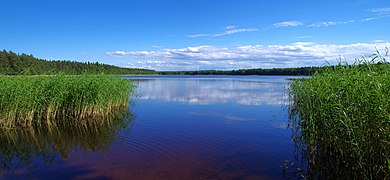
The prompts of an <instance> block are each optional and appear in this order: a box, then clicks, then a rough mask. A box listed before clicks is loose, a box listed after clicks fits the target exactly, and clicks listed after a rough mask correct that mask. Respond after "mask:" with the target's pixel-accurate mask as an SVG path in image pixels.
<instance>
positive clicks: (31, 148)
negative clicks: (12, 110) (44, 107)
mask: <svg viewBox="0 0 390 180" xmlns="http://www.w3.org/2000/svg"><path fill="white" fill-rule="evenodd" d="M134 118H135V117H134V115H133V114H132V112H131V111H129V109H128V108H122V109H118V111H117V112H116V113H115V114H113V116H111V117H109V118H104V119H102V118H91V119H88V121H83V122H82V123H79V122H76V121H70V122H67V123H56V125H55V126H40V127H26V128H15V129H12V130H4V129H0V177H1V171H2V170H3V171H4V172H7V173H9V172H11V173H12V171H18V170H20V169H29V170H33V169H34V168H35V167H37V166H38V164H39V163H41V162H40V161H42V162H44V163H45V164H49V165H50V164H55V163H56V161H58V158H60V159H68V158H69V156H70V155H72V152H74V151H81V152H95V153H103V154H104V153H106V152H108V151H109V149H110V148H111V146H112V143H113V142H114V141H115V139H116V137H117V136H118V133H119V132H120V131H123V130H130V127H131V126H130V123H131V122H132V120H134Z"/></svg>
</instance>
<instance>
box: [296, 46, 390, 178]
mask: <svg viewBox="0 0 390 180" xmlns="http://www.w3.org/2000/svg"><path fill="white" fill-rule="evenodd" d="M290 97H291V98H292V100H291V101H290V102H291V105H290V108H291V115H292V117H291V119H292V120H291V125H292V129H293V131H294V133H293V140H294V142H295V143H296V150H297V152H296V153H297V154H301V156H300V157H299V158H298V159H300V160H302V162H303V164H302V165H301V167H304V168H307V169H306V170H307V171H306V173H305V175H306V177H309V178H329V179H333V178H344V179H363V178H364V179H388V178H390V165H389V163H390V65H389V64H388V62H387V61H386V58H382V57H381V56H380V55H379V53H378V54H376V55H374V56H373V57H372V59H371V60H367V59H364V58H363V59H361V60H357V61H356V63H355V64H354V65H345V64H344V65H343V64H340V65H338V66H335V67H332V68H328V69H325V70H324V71H322V72H321V73H315V74H314V75H313V76H312V77H311V78H306V79H299V80H295V81H293V82H292V83H291V85H290Z"/></svg>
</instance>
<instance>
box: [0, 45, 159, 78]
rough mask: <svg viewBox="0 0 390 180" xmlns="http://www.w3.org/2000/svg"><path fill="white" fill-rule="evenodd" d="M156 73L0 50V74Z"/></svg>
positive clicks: (154, 72)
mask: <svg viewBox="0 0 390 180" xmlns="http://www.w3.org/2000/svg"><path fill="white" fill-rule="evenodd" d="M59 73H62V74H71V75H78V74H123V75H124V74H157V72H156V71H154V70H148V69H132V68H123V67H117V66H112V65H107V64H101V63H98V62H94V63H91V62H76V61H65V60H61V61H49V60H45V59H38V58H36V57H34V56H33V55H27V54H24V53H23V54H16V53H14V52H12V51H6V50H3V51H0V75H50V74H59Z"/></svg>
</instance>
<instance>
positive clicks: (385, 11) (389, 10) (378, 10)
mask: <svg viewBox="0 0 390 180" xmlns="http://www.w3.org/2000/svg"><path fill="white" fill-rule="evenodd" d="M369 11H371V12H373V13H376V14H378V15H390V8H376V9H369Z"/></svg>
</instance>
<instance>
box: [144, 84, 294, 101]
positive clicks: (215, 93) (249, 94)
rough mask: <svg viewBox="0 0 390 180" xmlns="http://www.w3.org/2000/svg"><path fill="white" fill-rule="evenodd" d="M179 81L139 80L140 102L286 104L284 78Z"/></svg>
mask: <svg viewBox="0 0 390 180" xmlns="http://www.w3.org/2000/svg"><path fill="white" fill-rule="evenodd" d="M281 79H283V78H280V77H279V79H275V80H272V79H271V80H267V81H263V80H262V79H260V78H257V77H256V78H252V79H249V78H238V79H234V78H224V79H221V78H219V79H217V78H180V79H175V78H172V79H166V78H164V79H148V80H140V81H139V91H138V92H139V96H138V97H137V99H148V100H150V99H156V100H163V101H169V102H179V103H185V104H194V105H211V104H227V103H231V104H238V105H255V106H258V105H263V104H267V105H281V104H286V103H287V95H286V93H285V91H286V86H287V81H286V80H285V78H284V79H283V80H284V81H283V80H282V81H281Z"/></svg>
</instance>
